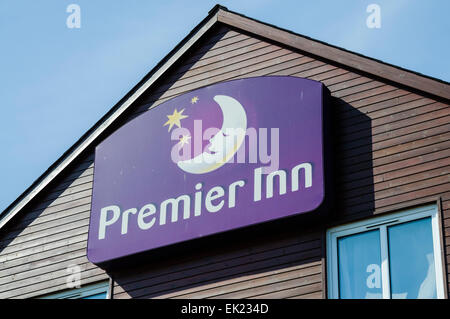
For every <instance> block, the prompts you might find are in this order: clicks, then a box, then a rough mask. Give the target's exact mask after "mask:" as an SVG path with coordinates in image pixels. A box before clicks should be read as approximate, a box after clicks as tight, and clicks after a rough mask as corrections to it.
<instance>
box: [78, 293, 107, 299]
mask: <svg viewBox="0 0 450 319" xmlns="http://www.w3.org/2000/svg"><path fill="white" fill-rule="evenodd" d="M83 299H106V291H105V292H101V293H99V294H95V295H91V296H86V297H83Z"/></svg>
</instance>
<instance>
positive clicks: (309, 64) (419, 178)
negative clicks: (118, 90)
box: [0, 14, 450, 298]
mask: <svg viewBox="0 0 450 319" xmlns="http://www.w3.org/2000/svg"><path fill="white" fill-rule="evenodd" d="M221 19H223V20H224V21H225V20H227V19H234V17H233V16H232V15H227V14H221ZM242 27H243V28H244V30H247V31H249V32H250V33H245V32H241V31H238V30H236V29H230V28H228V27H226V26H221V27H219V28H216V29H215V30H214V32H211V33H210V34H208V35H207V36H205V38H204V39H203V41H202V42H201V43H199V44H198V45H196V46H195V47H193V48H192V49H191V50H190V52H189V54H188V56H187V57H185V58H184V59H182V60H181V61H179V62H178V63H177V64H176V65H175V66H174V67H173V68H172V69H171V70H170V72H169V73H167V74H166V75H165V76H164V77H163V79H161V80H160V81H158V82H157V85H156V86H154V87H152V88H151V89H150V90H149V91H148V92H146V93H145V94H144V96H143V97H141V98H140V99H139V103H138V104H136V105H134V106H133V112H132V114H129V115H128V116H127V118H125V119H123V120H122V124H123V123H125V122H127V121H129V120H131V119H132V118H134V117H136V116H138V115H139V114H142V113H143V112H145V111H147V110H148V109H149V108H152V107H157V105H158V104H160V103H162V102H164V101H167V100H168V99H171V98H173V97H175V96H178V95H180V94H183V93H186V92H188V91H190V90H193V89H197V88H200V87H202V86H206V85H210V84H213V83H217V82H221V81H228V80H233V79H239V78H246V77H253V76H267V75H289V76H297V77H304V78H309V79H313V80H317V81H321V82H322V83H324V84H325V85H326V86H327V87H328V89H329V90H330V92H331V95H332V97H333V99H332V101H331V106H332V112H333V125H334V128H333V135H334V143H333V144H334V150H335V157H336V165H335V167H334V169H335V171H336V172H335V173H336V185H337V187H336V192H337V194H336V195H337V196H336V197H337V199H338V201H337V207H336V211H335V212H334V214H335V219H334V220H332V221H326V223H329V224H339V223H343V222H347V221H352V220H356V219H360V218H364V217H369V216H373V215H375V214H378V213H384V212H389V211H390V210H394V209H396V208H397V207H399V205H403V206H407V205H408V203H411V202H413V201H415V200H417V199H420V198H422V199H426V198H430V199H435V198H437V197H441V200H442V205H441V207H442V218H443V219H442V225H443V229H442V231H443V241H444V245H445V256H446V263H447V264H446V265H447V266H446V267H447V268H446V269H447V273H448V272H449V270H450V268H449V267H450V266H449V264H450V263H449V262H450V107H449V104H448V101H447V100H442V99H441V100H438V99H434V98H432V97H430V96H424V95H423V93H421V92H420V91H414V90H412V89H405V87H404V86H402V85H394V84H393V83H392V82H389V81H384V80H380V78H376V79H375V78H373V77H372V76H370V75H368V74H366V73H364V72H362V71H361V68H359V67H358V66H357V65H356V64H355V66H354V68H351V67H348V66H345V67H344V66H343V65H341V64H339V60H340V59H342V58H343V57H342V56H341V55H336V59H334V60H333V61H335V62H333V61H330V60H327V59H325V58H323V57H322V58H321V57H320V54H319V53H320V52H316V51H317V50H319V49H318V48H310V47H309V46H307V43H306V42H305V43H303V42H302V41H299V42H296V43H291V44H290V46H289V47H288V46H282V45H280V44H277V43H276V42H274V41H269V40H264V39H262V38H259V37H256V36H253V35H251V33H254V32H253V31H254V30H253V31H251V30H250V29H251V28H252V27H251V26H248V25H243V26H242ZM257 31H258V32H262V33H264V32H266V31H267V29H264V30H262V29H261V30H257ZM278 36H279V37H281V38H279V37H275V38H274V39H275V40H282V39H288V38H289V37H288V35H283V34H280V33H278ZM303 45H305V46H303ZM294 48H297V49H298V50H297V49H294ZM309 50H313V51H314V52H313V53H314V55H312V54H309V53H307V52H308V51H309ZM335 50H336V49H335V48H332V49H329V51H330V52H328V54H332V52H334V51H335ZM355 63H356V62H355ZM374 72H375V73H376V72H377V71H376V70H374ZM394 79H395V77H393V80H394ZM415 81H416V79H415V78H409V79H404V80H403V82H405V83H403V82H402V84H405V85H406V84H408V83H409V82H411V83H412V82H415ZM426 83H427V85H428V86H432V85H433V84H432V83H431V82H429V81H426ZM447 87H448V86H447ZM428 89H430V90H431V91H433V90H435V91H436V92H441V91H442V87H441V85H440V87H439V88H435V89H433V88H432V87H428ZM276 111H277V110H276V106H275V108H274V112H276ZM93 160H94V158H93V153H91V154H90V155H89V156H88V157H85V158H83V159H80V160H79V161H78V162H77V163H76V164H74V165H72V167H70V169H68V170H66V172H65V174H64V176H63V177H62V178H60V179H59V180H58V181H56V182H55V183H53V185H51V187H50V188H49V189H48V190H46V191H45V192H44V193H42V194H40V195H39V196H38V198H37V200H35V201H34V204H33V205H31V206H30V207H29V208H26V209H25V210H24V211H23V212H21V214H20V215H19V216H17V217H16V218H15V219H14V220H12V222H11V223H9V224H8V225H7V226H6V227H5V228H3V229H2V230H1V233H0V298H27V297H36V296H40V295H44V294H47V293H52V292H56V291H60V290H64V289H66V278H67V275H68V273H67V271H66V270H67V267H68V266H69V265H71V264H77V265H79V266H80V267H81V269H82V273H81V278H82V285H83V284H87V283H91V282H96V281H100V280H105V279H107V278H108V275H107V274H106V273H105V272H104V271H103V270H101V269H99V268H97V267H96V266H94V265H92V264H91V263H89V261H88V260H87V258H86V241H87V230H88V223H89V211H90V203H91V192H92V182H93ZM324 224H325V223H324ZM322 226H323V227H322ZM322 226H321V227H320V228H318V226H317V225H316V226H314V227H312V229H309V231H308V232H306V233H303V232H301V231H299V232H298V233H297V234H295V233H292V232H289V233H284V232H283V231H280V232H279V233H278V234H277V236H268V237H267V238H261V239H260V240H255V241H253V242H251V243H242V244H241V245H238V244H236V245H234V246H232V247H230V248H229V249H221V250H219V251H208V252H207V253H203V254H198V255H196V254H195V252H192V256H191V257H190V258H182V259H177V258H169V257H167V258H166V259H162V260H161V261H160V262H156V263H152V264H151V265H142V266H140V267H137V266H136V268H132V269H124V270H123V271H118V272H116V273H114V289H113V292H114V296H113V297H114V298H130V297H133V298H324V297H325V296H326V291H325V280H326V274H325V273H324V260H325V258H326V256H325V255H324V245H325V242H324V239H323V235H324V232H325V228H324V226H325V225H322ZM448 284H449V286H450V282H449V283H448Z"/></svg>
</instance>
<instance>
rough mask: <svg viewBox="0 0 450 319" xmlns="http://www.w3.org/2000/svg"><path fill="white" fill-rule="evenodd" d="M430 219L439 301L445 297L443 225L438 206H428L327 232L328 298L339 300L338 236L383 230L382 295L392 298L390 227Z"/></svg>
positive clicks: (381, 233)
mask: <svg viewBox="0 0 450 319" xmlns="http://www.w3.org/2000/svg"><path fill="white" fill-rule="evenodd" d="M426 217H431V228H432V236H433V249H434V264H435V272H436V291H437V298H438V299H444V298H445V290H444V285H445V283H444V281H445V276H444V270H443V267H442V247H441V237H440V223H439V214H438V207H437V205H426V206H422V207H418V208H413V209H407V210H404V211H401V212H398V213H393V214H388V215H383V216H380V217H375V218H371V219H367V220H364V221H360V222H355V223H351V224H346V225H342V226H337V227H333V228H331V229H329V230H328V231H327V260H328V264H327V273H328V283H327V288H328V298H330V299H338V298H339V273H338V255H337V252H338V249H337V239H338V238H339V237H343V236H348V235H355V234H358V233H362V232H367V231H370V230H375V229H379V230H380V244H381V273H382V296H383V299H390V298H391V295H390V283H389V280H390V278H389V258H388V257H389V253H388V243H387V233H386V232H387V227H388V226H391V225H396V224H401V223H405V222H408V221H413V220H417V219H421V218H426Z"/></svg>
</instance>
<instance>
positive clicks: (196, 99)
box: [191, 96, 198, 104]
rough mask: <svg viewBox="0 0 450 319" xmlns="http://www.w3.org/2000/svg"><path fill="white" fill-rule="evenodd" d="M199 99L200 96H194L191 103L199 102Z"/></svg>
mask: <svg viewBox="0 0 450 319" xmlns="http://www.w3.org/2000/svg"><path fill="white" fill-rule="evenodd" d="M197 101H198V96H194V97H193V98H192V99H191V104H194V103H197Z"/></svg>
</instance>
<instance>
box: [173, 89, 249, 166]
mask: <svg viewBox="0 0 450 319" xmlns="http://www.w3.org/2000/svg"><path fill="white" fill-rule="evenodd" d="M214 101H216V102H217V104H219V107H220V109H221V110H222V114H223V123H222V128H221V129H220V130H219V132H217V134H215V135H214V136H213V137H212V138H211V139H210V140H209V142H210V144H209V148H208V151H205V152H203V153H201V154H198V155H197V156H195V157H193V158H191V159H189V160H184V161H179V162H178V163H177V165H178V167H179V168H180V169H182V170H183V171H185V172H187V173H191V174H205V173H209V172H212V171H214V170H216V169H218V168H220V167H222V166H223V165H224V164H225V163H227V162H228V161H229V160H230V159H231V158H232V157H233V156H234V154H235V153H236V152H237V150H238V149H239V147H240V146H241V145H242V142H243V141H244V138H245V131H246V130H247V115H246V114H245V110H244V108H243V107H242V105H241V104H240V103H239V102H238V101H237V100H236V99H234V98H232V97H230V96H226V95H216V96H214Z"/></svg>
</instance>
